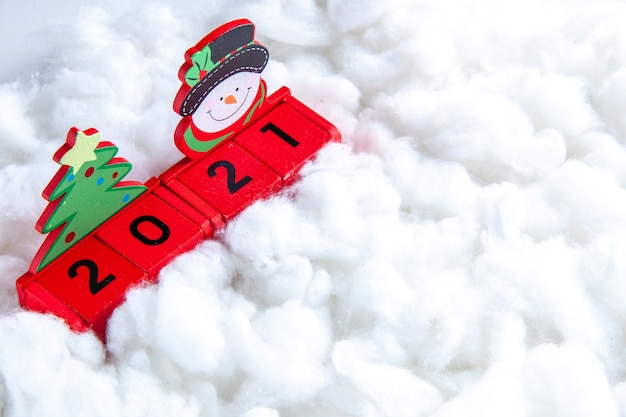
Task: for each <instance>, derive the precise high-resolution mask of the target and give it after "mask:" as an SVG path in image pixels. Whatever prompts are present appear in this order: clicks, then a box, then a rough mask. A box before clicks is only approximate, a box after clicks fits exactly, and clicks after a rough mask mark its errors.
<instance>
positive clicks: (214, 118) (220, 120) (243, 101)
mask: <svg viewBox="0 0 626 417" xmlns="http://www.w3.org/2000/svg"><path fill="white" fill-rule="evenodd" d="M251 89H252V87H248V89H247V91H246V96H245V97H244V98H243V100H241V104H240V105H239V107H237V108H236V109H235V110H234V111H233V112H232V113H230V114H229V115H228V116H226V117H223V118H221V119H217V118H216V117H215V116H213V115H212V114H211V110H213V109H210V110H209V111H208V112H207V113H209V116H211V119H213V120H215V121H216V122H223V121H224V120H226V119H229V118H231V117H232V116H233V114H235V113H237V112H238V111H239V109H241V108H242V107H243V105H244V104H246V100H248V95H249V94H250V90H251Z"/></svg>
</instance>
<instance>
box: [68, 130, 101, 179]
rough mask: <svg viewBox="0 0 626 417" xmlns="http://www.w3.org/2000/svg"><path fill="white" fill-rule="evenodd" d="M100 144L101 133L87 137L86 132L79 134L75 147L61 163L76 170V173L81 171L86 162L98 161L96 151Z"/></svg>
mask: <svg viewBox="0 0 626 417" xmlns="http://www.w3.org/2000/svg"><path fill="white" fill-rule="evenodd" d="M98 143H100V133H94V134H92V135H86V134H85V133H84V132H81V131H79V132H77V134H76V141H75V142H74V146H72V148H71V149H69V150H68V151H67V152H66V153H65V155H63V157H62V158H61V160H60V161H59V162H60V163H61V164H63V165H69V166H71V167H72V168H73V169H74V173H77V172H78V171H79V170H80V167H82V166H83V164H84V163H85V162H89V161H95V160H96V159H97V157H96V154H95V152H94V149H96V146H98Z"/></svg>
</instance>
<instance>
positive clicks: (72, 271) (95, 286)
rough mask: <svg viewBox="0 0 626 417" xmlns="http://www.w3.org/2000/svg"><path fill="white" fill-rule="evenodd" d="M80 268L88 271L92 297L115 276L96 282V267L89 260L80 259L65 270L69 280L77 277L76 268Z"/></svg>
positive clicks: (110, 275) (111, 275) (108, 276)
mask: <svg viewBox="0 0 626 417" xmlns="http://www.w3.org/2000/svg"><path fill="white" fill-rule="evenodd" d="M81 267H85V268H87V270H88V271H89V291H91V294H93V295H96V294H98V293H99V292H100V291H102V289H104V287H106V286H107V285H109V284H110V283H111V282H112V281H113V280H114V279H115V275H113V274H109V275H107V276H106V277H104V279H103V280H98V265H97V264H96V263H95V262H94V261H92V260H91V259H81V260H80V261H76V262H74V263H73V264H72V266H70V268H69V269H68V270H67V275H68V276H69V277H70V278H76V277H77V276H78V268H81Z"/></svg>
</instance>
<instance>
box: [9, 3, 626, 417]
mask: <svg viewBox="0 0 626 417" xmlns="http://www.w3.org/2000/svg"><path fill="white" fill-rule="evenodd" d="M55 3H56V2H38V1H36V0H28V1H22V2H11V1H9V0H0V10H1V11H0V36H1V42H0V189H1V190H2V198H0V415H2V416H6V417H13V416H15V417H24V416H37V417H43V416H59V417H60V416H62V417H68V416H90V417H96V416H106V417H112V416H149V417H154V416H176V417H187V416H201V417H209V416H244V417H276V416H283V417H288V416H294V417H295V416H298V417H322V416H324V417H326V416H328V417H339V416H358V417H370V416H371V417H373V416H394V417H395V416H398V417H404V416H407V417H408V416H415V417H417V416H435V417H449V416H455V417H456V416H480V417H487V416H498V417H500V416H509V417H518V416H519V417H521V416H545V417H559V416H567V417H576V416H580V417H590V416H593V417H613V416H626V190H625V187H626V2H624V1H621V2H609V1H598V0H587V1H584V0H578V1H576V0H548V1H544V0H527V1H517V0H509V1H497V0H475V1H471V2H470V1H462V0H421V1H420V0H415V1H408V0H407V1H403V0H386V1H384V2H383V1H380V2H370V1H366V0H348V1H342V0H326V1H323V0H316V1H315V0H298V1H295V0H294V1H286V0H283V1H280V0H254V1H252V0H251V1H227V0H212V1H195V2H185V1H180V0H171V1H170V2H169V3H141V2H139V1H113V2H110V1H109V2H107V1H104V0H102V1H101V2H100V3H99V4H98V2H96V1H92V2H91V5H88V4H89V3H90V2H84V1H82V2H81V1H78V0H74V1H66V2H62V3H61V4H55ZM239 17H248V18H250V19H251V20H253V21H254V22H255V23H256V25H257V39H258V40H259V41H261V42H262V43H263V44H264V45H266V46H267V47H268V49H269V51H270V55H271V61H270V63H269V65H268V66H267V68H266V70H265V72H264V77H265V79H266V80H267V82H268V86H269V89H270V91H275V90H276V89H278V88H279V87H280V86H282V85H287V86H289V87H290V88H291V89H292V92H293V94H294V95H295V96H296V97H297V98H299V99H300V100H301V101H303V102H305V103H306V104H308V105H309V106H310V107H312V108H313V109H314V110H316V111H317V112H319V113H320V114H322V115H323V116H325V117H326V118H327V119H329V120H330V121H331V122H333V123H334V124H335V125H336V126H337V127H338V128H339V129H340V130H341V132H342V134H343V139H344V144H342V145H333V146H329V147H327V148H326V149H324V151H323V152H322V153H321V154H320V155H319V157H318V158H317V159H316V160H315V161H314V162H313V163H311V164H309V165H308V166H307V167H306V168H305V169H304V172H303V178H302V179H301V180H300V181H299V182H298V183H296V184H295V185H294V186H292V187H291V188H290V189H289V190H287V191H285V192H283V193H282V194H280V195H278V196H276V197H275V198H272V199H270V200H269V201H264V202H260V203H258V204H256V205H254V206H252V207H250V208H249V209H248V210H246V211H245V212H244V213H243V214H241V215H240V216H239V217H238V218H237V219H236V220H235V221H233V222H232V223H231V224H230V225H229V227H228V228H227V229H226V230H225V232H224V234H223V235H222V236H220V237H219V239H217V240H214V241H206V242H205V243H202V244H201V245H199V246H198V247H197V248H196V249H195V250H193V251H191V252H189V253H187V254H185V255H182V256H180V257H179V258H177V259H176V260H175V261H174V262H173V263H172V264H170V265H169V266H168V267H167V268H166V269H164V270H163V271H162V273H161V274H160V282H159V284H158V285H154V286H151V287H148V288H141V289H137V290H134V291H132V292H131V293H129V294H128V299H127V302H126V303H125V304H123V305H122V306H121V307H120V308H119V309H118V310H117V311H116V312H115V314H114V316H113V318H112V319H111V321H110V324H109V328H108V332H109V333H108V342H107V344H106V345H103V344H102V343H101V342H100V341H99V340H98V339H96V338H95V337H94V336H93V335H92V334H90V333H86V334H75V333H72V332H71V331H69V330H68V328H67V327H66V326H65V324H64V323H63V322H61V321H59V320H58V319H56V318H54V317H50V316H44V315H40V314H34V313H29V312H25V311H23V310H22V309H21V308H20V307H19V304H18V301H17V296H16V292H15V288H14V283H15V280H16V279H17V278H18V277H19V276H20V275H21V274H22V273H23V272H24V271H25V270H26V269H27V267H28V264H29V262H30V260H31V258H32V256H33V254H34V253H35V251H36V249H37V247H38V246H39V244H40V243H41V241H42V240H43V237H42V236H41V235H40V234H38V233H37V232H36V231H35V229H34V224H35V221H36V220H37V218H38V217H39V215H40V213H41V211H42V210H43V208H44V207H45V205H46V201H45V200H44V199H43V198H42V197H41V191H42V190H43V188H44V187H45V185H46V184H47V183H48V181H49V179H50V178H51V176H52V175H53V174H54V173H55V172H56V170H57V168H58V165H56V164H55V163H54V162H53V161H52V159H51V158H52V154H53V153H54V151H55V150H56V149H57V148H58V147H59V146H60V145H61V144H62V143H63V141H64V139H65V135H66V133H67V130H68V129H69V128H70V127H71V126H77V127H79V128H81V129H86V128H88V127H95V128H97V129H99V130H100V131H101V133H102V134H103V138H105V139H107V140H111V141H113V142H115V143H116V144H117V145H118V146H119V148H120V156H123V157H125V158H127V159H128V160H130V161H131V162H132V163H133V166H134V168H133V171H131V173H130V174H129V176H128V177H127V178H128V179H137V180H141V181H145V180H147V179H148V178H150V177H151V176H155V175H158V174H159V173H160V172H162V171H163V170H165V169H166V168H168V167H169V166H170V165H172V164H173V163H174V162H176V161H177V160H178V159H179V158H180V153H179V152H178V151H177V150H176V148H175V146H174V144H173V140H172V133H173V130H174V128H175V126H176V124H177V122H178V120H179V116H178V115H176V114H175V113H174V111H173V110H172V108H171V103H172V101H173V98H174V95H175V94H176V91H177V90H178V87H179V86H180V82H179V81H178V78H177V71H178V68H179V66H180V65H181V64H182V62H183V56H184V52H185V50H186V49H187V48H189V47H190V46H192V45H194V44H195V43H196V42H197V41H198V40H199V39H200V38H201V37H202V36H204V35H205V34H206V33H207V32H209V31H210V30H212V29H213V28H215V27H217V26H219V25H220V24H222V23H224V22H226V21H228V20H231V19H234V18H239Z"/></svg>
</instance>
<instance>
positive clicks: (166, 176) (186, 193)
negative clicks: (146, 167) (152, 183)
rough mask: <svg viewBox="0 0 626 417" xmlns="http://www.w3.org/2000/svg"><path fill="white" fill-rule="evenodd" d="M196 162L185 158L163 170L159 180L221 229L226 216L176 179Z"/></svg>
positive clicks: (216, 228)
mask: <svg viewBox="0 0 626 417" xmlns="http://www.w3.org/2000/svg"><path fill="white" fill-rule="evenodd" d="M194 164H195V161H193V160H191V159H190V158H183V159H181V160H180V161H178V162H177V163H176V164H174V165H173V166H171V167H170V168H169V169H168V170H167V171H165V172H163V173H162V174H161V175H160V176H159V180H160V181H161V183H162V184H163V185H165V186H166V187H167V188H168V189H170V190H171V191H172V192H173V193H174V194H175V195H176V196H177V197H179V198H180V199H181V200H182V201H184V202H185V203H187V204H188V205H189V206H190V207H192V208H193V209H195V210H196V211H198V212H200V213H201V214H202V215H204V216H205V217H207V218H208V219H209V220H210V221H211V224H212V225H213V229H215V230H219V229H221V228H222V227H224V226H225V225H226V221H225V220H224V217H222V215H221V214H220V213H219V212H218V211H217V210H215V208H213V207H211V205H210V204H208V203H207V202H206V201H204V200H203V199H201V198H200V197H198V195H197V194H195V193H194V192H193V191H191V190H189V189H188V188H187V187H185V186H183V185H182V184H180V182H178V181H176V179H177V177H178V175H180V174H182V173H183V172H184V171H185V170H186V169H188V168H190V167H191V166H192V165H194Z"/></svg>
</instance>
